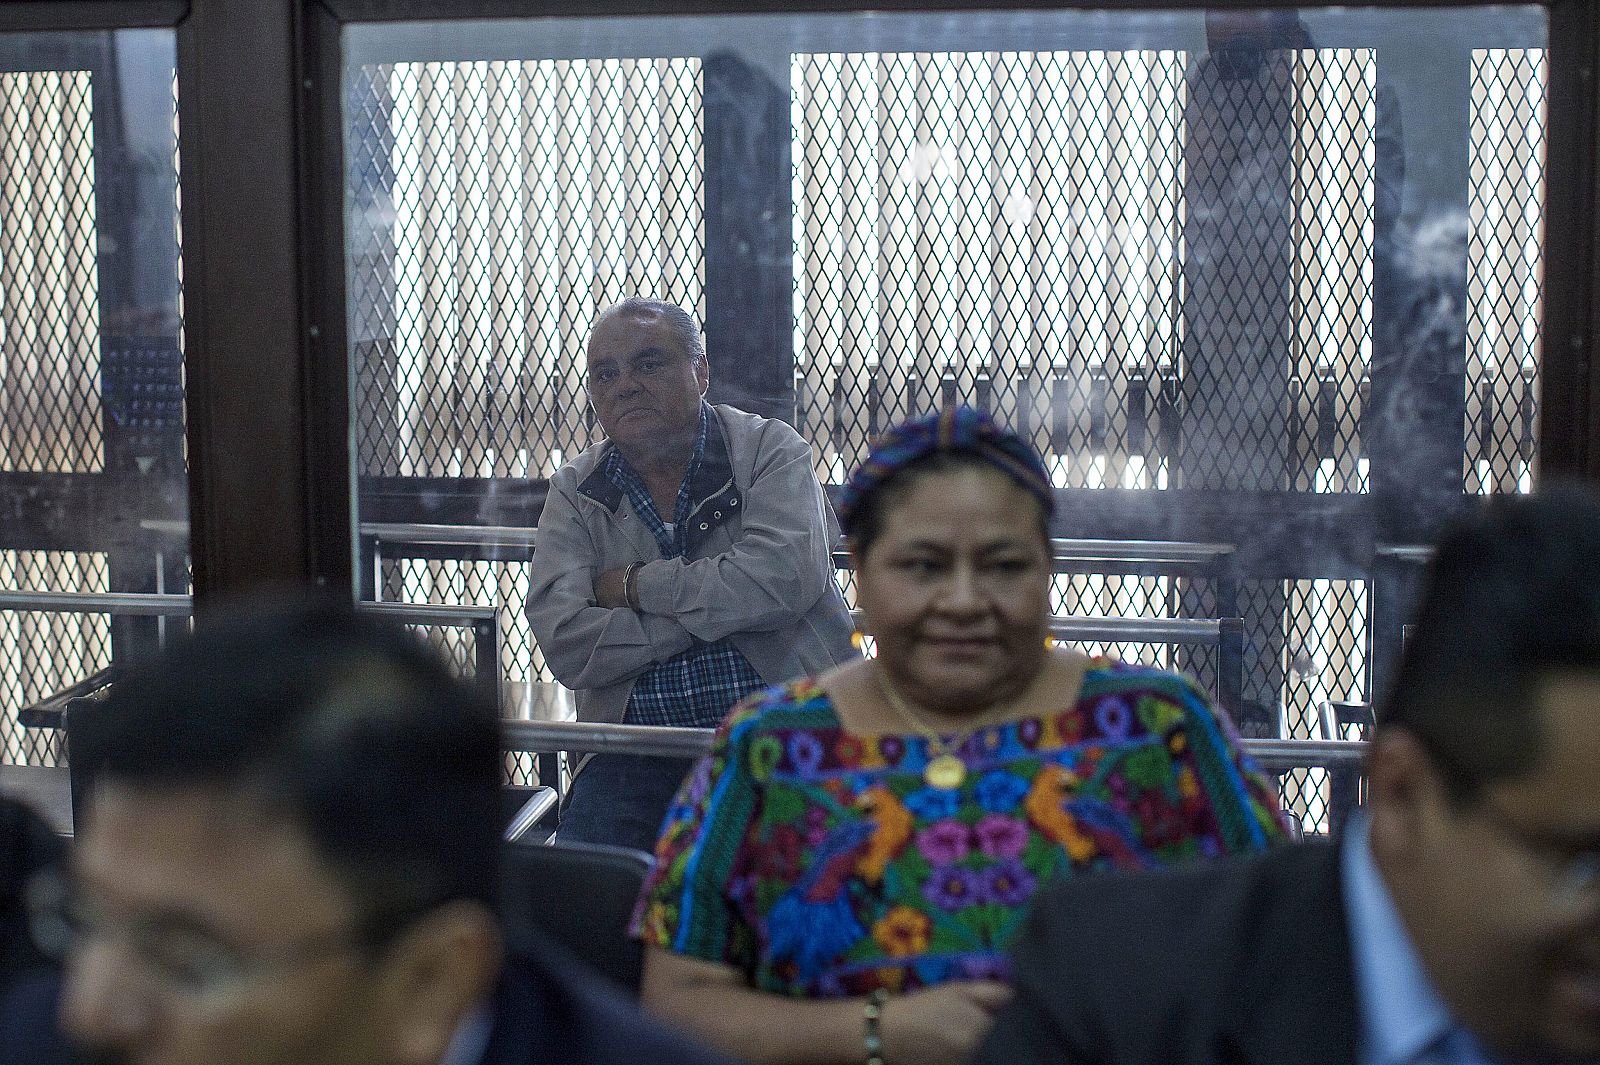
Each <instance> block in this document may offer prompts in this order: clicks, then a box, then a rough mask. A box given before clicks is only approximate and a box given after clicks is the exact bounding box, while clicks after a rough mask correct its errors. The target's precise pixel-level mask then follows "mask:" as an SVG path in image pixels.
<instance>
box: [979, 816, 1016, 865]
mask: <svg viewBox="0 0 1600 1065" xmlns="http://www.w3.org/2000/svg"><path fill="white" fill-rule="evenodd" d="M972 836H973V838H974V839H976V840H977V841H978V850H980V851H981V852H983V854H984V855H985V856H987V857H989V858H1015V857H1016V856H1017V855H1019V854H1021V853H1022V852H1023V850H1024V849H1025V848H1026V847H1027V846H1028V826H1027V825H1024V824H1023V823H1022V822H1021V821H1019V820H1017V819H1016V818H1015V817H1006V816H1005V815H1004V814H986V815H984V816H983V817H982V818H980V819H979V821H978V823H977V824H976V825H973V826H972Z"/></svg>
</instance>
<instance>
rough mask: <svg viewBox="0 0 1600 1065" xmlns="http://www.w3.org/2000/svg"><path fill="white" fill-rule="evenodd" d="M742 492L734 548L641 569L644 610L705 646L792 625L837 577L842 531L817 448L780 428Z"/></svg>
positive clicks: (772, 429)
mask: <svg viewBox="0 0 1600 1065" xmlns="http://www.w3.org/2000/svg"><path fill="white" fill-rule="evenodd" d="M765 432H766V433H768V434H774V433H776V434H779V438H778V440H777V442H776V444H775V446H774V445H768V444H766V443H765V442H764V447H769V448H770V456H769V457H768V458H767V459H766V460H765V461H763V462H762V464H761V466H760V467H758V468H757V469H756V471H755V473H754V476H753V477H752V480H751V483H750V486H749V487H748V488H746V489H745V491H744V499H743V500H741V502H740V505H741V507H742V508H743V518H742V526H741V529H740V532H739V536H738V538H737V539H736V540H735V541H734V544H733V547H732V549H730V550H728V551H725V552H723V553H722V554H719V555H713V556H711V557H709V558H701V559H696V560H694V561H690V562H686V561H683V560H680V559H663V560H659V561H655V562H649V563H646V564H645V565H644V566H642V567H640V569H639V571H638V576H637V581H638V589H639V604H640V606H641V607H642V608H643V610H644V612H645V613H646V614H648V615H651V616H655V617H668V618H673V619H675V620H676V621H677V622H678V623H679V624H681V625H682V626H683V627H684V628H685V629H687V630H688V631H689V632H690V633H692V634H693V635H695V636H697V637H699V638H700V639H702V640H720V639H722V638H723V637H725V636H727V635H729V634H731V633H735V632H763V631H768V630H771V629H776V628H781V627H782V626H784V625H788V624H791V623H793V622H794V621H795V620H796V619H798V618H800V617H801V616H803V615H804V614H805V613H806V612H807V611H808V610H810V609H811V608H812V607H813V606H815V605H816V602H817V600H818V599H820V598H821V597H822V595H823V594H824V593H825V592H826V591H827V589H828V585H829V583H831V582H832V581H833V579H834V577H833V547H834V543H835V542H836V541H837V540H838V526H837V523H836V522H835V521H834V520H833V512H832V510H831V509H830V508H829V507H828V501H827V498H826V497H825V496H824V495H823V492H822V486H821V485H820V484H818V483H817V477H816V473H815V472H814V471H813V469H812V463H811V447H810V445H809V444H807V443H806V442H805V441H804V440H802V439H800V437H799V435H798V434H796V433H795V431H794V430H793V429H791V428H789V427H788V426H787V425H784V424H783V423H782V422H773V423H772V424H771V425H769V426H768V427H767V429H766V430H765Z"/></svg>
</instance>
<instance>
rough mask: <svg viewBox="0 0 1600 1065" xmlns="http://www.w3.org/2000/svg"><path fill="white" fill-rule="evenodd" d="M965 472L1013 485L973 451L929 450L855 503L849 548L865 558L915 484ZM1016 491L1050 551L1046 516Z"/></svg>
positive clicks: (1030, 497)
mask: <svg viewBox="0 0 1600 1065" xmlns="http://www.w3.org/2000/svg"><path fill="white" fill-rule="evenodd" d="M965 470H980V471H982V472H984V473H990V474H993V475H994V476H996V477H1000V478H1003V479H1005V480H1006V481H1007V482H1008V483H1013V484H1015V483H1016V482H1015V481H1014V480H1013V479H1012V478H1011V477H1010V476H1009V475H1008V474H1007V473H1006V472H1005V471H1003V470H1001V469H1000V468H999V467H998V466H996V465H995V464H994V463H993V462H992V461H990V460H989V459H987V458H985V457H984V456H982V455H980V454H978V453H977V452H976V451H968V450H963V449H955V450H949V451H933V452H929V453H928V454H926V455H924V456H922V457H921V458H918V459H913V460H912V461H911V462H908V463H906V465H904V466H902V467H900V468H899V469H897V470H895V471H894V472H893V473H891V474H890V475H889V476H887V477H885V478H884V479H883V480H882V481H880V482H878V483H877V484H876V485H874V486H873V487H872V489H871V490H870V491H868V492H866V493H865V494H864V495H862V496H861V498H860V499H859V500H858V501H857V502H856V505H855V510H854V513H853V514H852V515H851V521H850V548H851V550H853V551H855V552H856V554H857V555H863V556H864V555H865V554H866V553H867V549H868V548H870V547H871V546H872V544H873V542H874V541H876V540H877V539H878V537H879V536H880V535H882V533H883V523H884V519H885V518H886V517H887V516H888V514H889V512H890V511H891V510H892V509H893V508H894V506H895V504H897V503H899V502H900V501H901V500H903V499H904V498H905V497H906V496H907V495H908V494H910V492H911V489H912V488H914V487H915V486H916V485H917V483H918V482H920V481H923V480H925V479H927V478H929V477H939V476H944V475H947V474H952V473H958V472H962V471H965ZM1017 488H1018V490H1019V491H1022V492H1024V493H1025V494H1027V496H1028V500H1029V502H1030V503H1031V504H1032V506H1033V508H1034V513H1035V514H1036V515H1037V516H1038V519H1039V538H1040V539H1041V540H1043V541H1044V546H1045V551H1046V553H1048V552H1049V549H1050V515H1049V513H1048V512H1047V511H1046V510H1045V507H1044V504H1042V503H1040V502H1039V500H1038V499H1037V498H1036V497H1034V496H1033V494H1032V493H1031V492H1028V491H1027V489H1025V488H1023V487H1022V486H1021V485H1020V484H1018V485H1017Z"/></svg>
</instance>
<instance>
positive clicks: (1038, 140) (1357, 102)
mask: <svg viewBox="0 0 1600 1065" xmlns="http://www.w3.org/2000/svg"><path fill="white" fill-rule="evenodd" d="M1274 63H1275V65H1274V66H1272V67H1271V68H1270V71H1271V72H1270V73H1269V74H1268V75H1267V76H1264V77H1262V78H1259V79H1257V80H1255V81H1249V82H1244V81H1223V80H1221V79H1220V77H1219V76H1218V75H1217V74H1216V73H1215V72H1214V70H1213V69H1212V68H1211V67H1210V66H1209V64H1208V62H1206V61H1203V62H1201V63H1199V64H1197V65H1195V66H1194V67H1193V68H1192V69H1191V66H1190V63H1189V59H1188V57H1187V56H1186V54H1185V53H1182V52H1058V53H1027V52H1000V53H900V54H872V55H860V54H853V55H846V54H819V55H811V54H800V55H796V56H794V57H793V58H792V62H791V76H792V84H793V95H792V105H791V106H792V118H793V125H794V135H795V148H794V153H793V155H794V160H795V162H794V178H793V182H794V200H795V204H796V215H795V234H796V237H795V244H796V251H795V256H796V264H795V265H796V269H795V277H796V293H795V321H796V334H795V349H796V353H797V364H798V367H799V370H798V381H797V393H798V396H799V402H798V416H799V419H800V421H801V423H802V424H803V426H804V428H805V431H806V432H807V434H808V435H809V437H810V438H811V439H812V440H814V441H816V442H817V443H818V445H819V448H820V454H819V456H818V463H819V469H818V472H819V474H820V475H821V476H823V477H824V478H825V479H828V480H832V481H835V482H837V481H838V480H841V479H842V477H843V476H844V474H845V473H846V472H847V471H848V470H849V469H850V468H851V467H852V466H853V465H854V464H855V463H856V462H858V461H859V460H860V458H861V457H862V455H863V449H864V447H865V446H866V442H867V441H868V440H869V439H870V438H871V436H872V434H873V433H874V432H876V431H878V430H879V429H881V428H882V427H884V426H886V425H888V424H890V423H891V422H893V421H894V420H896V419H898V418H901V417H904V416H906V415H907V414H911V413H917V412H920V411H923V410H927V409H931V408H933V407H936V406H938V405H939V403H940V402H941V401H947V400H954V399H959V400H961V401H963V402H968V403H974V404H977V405H980V406H983V407H985V408H987V409H989V410H991V412H992V413H994V414H995V415H996V416H997V417H999V418H1000V419H1001V420H1002V421H1004V422H1007V423H1009V424H1011V425H1013V426H1014V427H1016V428H1017V429H1018V430H1019V431H1021V432H1023V433H1024V434H1025V435H1027V436H1029V437H1030V438H1031V439H1032V440H1033V441H1034V442H1035V444H1036V445H1037V446H1039V447H1040V449H1041V451H1043V452H1044V453H1045V455H1046V456H1047V460H1048V461H1049V463H1050V465H1051V467H1052V469H1053V471H1054V476H1055V480H1056V483H1057V485H1058V486H1059V487H1063V488H1166V487H1169V486H1170V487H1182V486H1185V485H1187V486H1190V487H1208V488H1265V489H1272V490H1284V489H1298V490H1303V491H1334V492H1345V491H1356V492H1359V491H1365V490H1366V485H1367V478H1366V467H1365V462H1364V459H1363V458H1362V455H1361V443H1360V421H1361V408H1362V404H1363V402H1364V399H1365V393H1366V388H1367V367H1368V365H1369V364H1370V360H1371V335H1372V299H1371V274H1372V254H1373V226H1374V203H1375V190H1374V184H1375V169H1374V168H1375V162H1374V156H1375V153H1374V140H1375V138H1376V135H1377V125H1378V108H1377V92H1376V62H1375V57H1374V54H1373V53H1372V52H1371V51H1369V50H1349V49H1343V50H1320V51H1305V52H1292V53H1280V54H1279V56H1278V58H1277V59H1276V60H1274ZM1245 151H1248V152H1250V153H1251V154H1252V156H1253V157H1256V158H1258V159H1259V158H1265V159H1267V160H1268V163H1269V165H1267V166H1266V167H1264V168H1251V167H1246V168H1244V169H1243V173H1245V174H1246V175H1247V176H1246V178H1245V179H1244V180H1246V181H1253V182H1255V183H1257V184H1258V185H1259V186H1260V187H1259V188H1256V189H1254V190H1247V191H1245V192H1241V191H1240V189H1239V178H1238V175H1239V174H1240V173H1241V170H1240V168H1239V167H1238V166H1236V165H1235V164H1236V163H1237V162H1238V156H1239V155H1240V154H1241V153H1243V152H1245ZM1063 161H1066V162H1065V165H1064V164H1063ZM1263 202H1264V203H1283V204H1288V205H1290V206H1289V208H1288V209H1286V210H1284V211H1283V212H1281V213H1280V215H1279V216H1277V217H1272V216H1271V215H1270V212H1269V211H1266V210H1265V209H1261V208H1259V207H1258V206H1257V204H1259V203H1263ZM1240 204H1244V205H1246V206H1247V207H1248V208H1249V209H1250V210H1251V211H1255V212H1257V213H1258V214H1259V215H1260V217H1241V216H1240V213H1239V211H1238V210H1237V209H1234V210H1229V208H1237V207H1238V205H1240ZM1197 250H1198V252H1199V253H1200V254H1199V255H1198V260H1199V262H1198V263H1193V262H1191V260H1192V259H1195V258H1196V251H1197ZM1273 277H1280V278H1285V279H1287V281H1286V282H1285V284H1284V285H1283V286H1282V287H1281V288H1279V289H1273V288H1272V286H1271V285H1270V284H1263V283H1262V282H1263V280H1264V279H1269V278H1273ZM1263 338H1264V339H1263ZM1263 345H1264V346H1263ZM1186 353H1187V354H1186ZM1241 399H1243V402H1241ZM1186 426H1187V430H1188V440H1187V441H1186V439H1185V428H1186Z"/></svg>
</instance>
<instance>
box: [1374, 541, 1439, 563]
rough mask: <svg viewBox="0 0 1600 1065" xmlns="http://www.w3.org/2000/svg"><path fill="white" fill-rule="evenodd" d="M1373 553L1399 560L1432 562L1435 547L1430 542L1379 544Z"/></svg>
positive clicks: (1380, 556)
mask: <svg viewBox="0 0 1600 1065" xmlns="http://www.w3.org/2000/svg"><path fill="white" fill-rule="evenodd" d="M1372 553H1373V554H1374V555H1376V556H1378V557H1379V558H1392V559H1394V560H1395V561H1397V562H1430V561H1432V559H1433V548H1432V547H1431V546H1429V545H1428V544H1378V545H1377V546H1376V547H1374V548H1373V549H1372Z"/></svg>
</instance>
